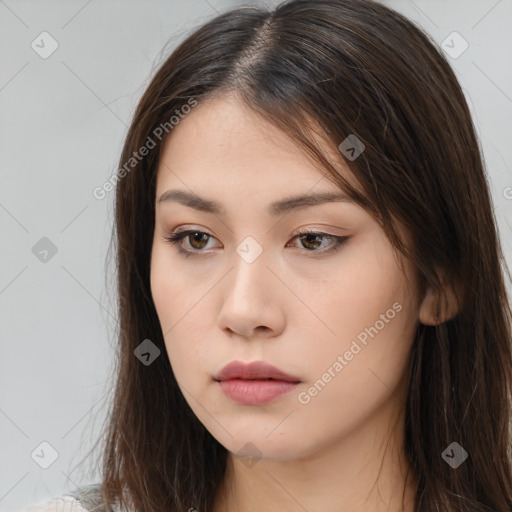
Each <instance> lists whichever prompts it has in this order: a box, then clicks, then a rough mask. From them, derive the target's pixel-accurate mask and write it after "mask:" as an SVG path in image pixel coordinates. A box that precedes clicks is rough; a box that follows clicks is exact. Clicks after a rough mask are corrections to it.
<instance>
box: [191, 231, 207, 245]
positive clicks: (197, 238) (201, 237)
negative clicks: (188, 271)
mask: <svg viewBox="0 0 512 512" xmlns="http://www.w3.org/2000/svg"><path fill="white" fill-rule="evenodd" d="M186 238H188V240H189V243H190V245H191V246H192V247H193V248H194V249H204V247H205V246H206V244H207V243H208V238H209V235H208V234H207V233H203V232H201V231H194V232H193V233H191V234H188V235H187V237H186ZM196 244H197V245H196Z"/></svg>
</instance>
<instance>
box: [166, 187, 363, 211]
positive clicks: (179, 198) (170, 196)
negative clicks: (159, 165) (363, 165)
mask: <svg viewBox="0 0 512 512" xmlns="http://www.w3.org/2000/svg"><path fill="white" fill-rule="evenodd" d="M167 201H174V202H177V203H180V204H182V205H184V206H188V207H190V208H194V209H196V210H200V211H203V212H207V213H214V214H219V215H224V214H225V210H224V208H223V207H222V205H221V204H220V203H218V202H216V201H213V200H211V199H205V198H203V197H199V196H198V195H196V194H191V193H190V192H187V191H185V190H177V189H174V190H167V191H166V192H164V193H163V194H162V195H161V196H160V199H159V200H158V203H159V204H160V203H163V202H167ZM338 201H345V202H351V203H353V200H352V199H351V198H350V197H348V196H347V195H345V194H340V193H334V192H319V193H316V194H305V195H300V196H292V197H287V198H284V199H281V200H279V201H275V202H274V203H271V204H270V206H269V207H268V209H267V211H268V213H269V214H270V215H274V216H276V215H282V214H285V213H288V212H290V211H292V210H297V209H301V208H308V207H311V206H316V205H319V204H324V203H331V202H338Z"/></svg>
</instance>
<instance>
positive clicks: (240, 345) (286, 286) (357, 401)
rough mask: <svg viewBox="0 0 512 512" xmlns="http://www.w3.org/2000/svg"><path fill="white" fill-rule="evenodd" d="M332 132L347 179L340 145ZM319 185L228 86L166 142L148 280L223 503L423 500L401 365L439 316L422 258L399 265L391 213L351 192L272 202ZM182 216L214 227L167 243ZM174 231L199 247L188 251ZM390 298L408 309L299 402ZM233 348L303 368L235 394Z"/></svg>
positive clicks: (307, 506)
mask: <svg viewBox="0 0 512 512" xmlns="http://www.w3.org/2000/svg"><path fill="white" fill-rule="evenodd" d="M323 144H324V148H325V152H326V154H329V155H331V157H332V158H333V159H336V161H337V162H338V164H339V166H340V169H341V171H340V172H343V173H344V175H345V176H346V177H347V178H348V179H349V180H351V182H352V183H353V179H354V178H353V176H351V174H350V172H349V170H348V167H347V166H346V164H345V163H344V160H343V158H342V157H341V155H340V154H336V152H335V151H333V150H332V148H331V147H330V146H327V144H326V143H325V142H324V143H323ZM169 189H181V190H186V191H189V192H193V193H194V194H196V195H198V196H201V197H205V198H208V199H212V200H215V201H218V202H220V203H221V204H222V205H223V207H224V208H225V214H224V215H220V214H212V213H206V212H203V211H198V210H195V209H193V208H190V207H187V206H184V205H182V204H179V203H178V202H162V203H158V198H159V197H160V195H161V194H162V193H163V192H165V191H167V190H169ZM320 191H332V192H338V193H339V192H340V190H339V189H338V188H337V187H336V186H335V185H334V184H333V183H332V182H330V181H329V180H327V179H326V178H325V177H324V176H323V175H322V174H321V172H320V171H319V169H318V167H317V166H316V165H315V164H314V163H313V162H312V161H311V160H310V159H309V158H308V157H307V156H306V154H305V153H303V152H302V151H301V150H300V148H299V147H298V146H297V145H296V143H295V142H293V141H292V140H291V139H290V138H289V137H288V136H287V135H286V134H285V133H283V132H281V131H279V130H278V129H276V128H275V127H273V126H272V125H270V124H268V122H267V121H265V120H264V119H263V118H261V117H260V116H258V115H257V114H256V113H254V112H253V111H251V110H249V109H248V108H247V107H245V106H243V105H242V103H241V102H239V101H238V100H237V99H236V97H234V96H224V97H222V98H217V99H210V100H207V101H205V102H203V103H201V104H199V105H198V106H197V107H195V108H194V109H193V110H192V111H191V112H190V113H189V114H188V115H187V116H186V117H185V118H184V119H183V120H181V121H180V123H179V124H178V125H177V126H176V127H174V128H173V130H172V132H171V134H170V136H169V137H167V139H166V140H165V142H164V146H163V148H162V153H161V155H160V161H159V167H158V174H157V190H156V198H157V202H156V216H155V232H154V239H153V246H152V256H151V291H152V296H153V300H154V303H155V307H156V310H157V314H158V317H159V320H160V324H161V327H162V332H163V333H164V339H165V344H166V349H167V352H168V355H169V359H170V362H171V365H172V368H173V371H174V374H175V377H176V379H177V382H178V384H179V386H180V389H181V391H182V393H183V394H184V396H185V398H186V400H187V402H188V404H189V405H190V407H191V408H192V410H193V411H194V413H195V414H196V416H197V417H198V419H199V420H200V421H201V422H202V423H203V424H204V426H205V427H206V428H207V429H208V430H209V432H211V434H212V435H213V436H214V437H215V438H216V439H217V440H218V441H219V442H220V443H221V444H222V445H223V446H224V447H226V449H227V450H228V465H227V471H226V474H225V478H224V482H223V485H222V487H221V489H220V490H219V492H218V494H217V497H216V502H215V507H214V512H221V511H222V512H231V511H234V510H237V511H238V512H249V511H253V512H254V511H256V510H258V511H259V510H265V511H268V512H274V511H279V512H288V511H289V512H299V511H300V512H303V511H304V510H308V511H315V512H333V511H337V512H338V511H339V512H345V511H346V512H348V511H351V512H352V511H354V510H359V511H372V512H373V511H393V512H395V511H398V510H405V511H412V510H413V501H412V500H413V496H414V492H415V489H416V479H415V477H414V478H412V479H411V480H410V482H409V483H408V484H407V486H406V488H405V498H404V502H405V503H406V506H405V508H404V509H402V508H401V502H402V492H403V491H404V484H405V472H406V470H407V468H408V463H407V461H406V458H405V456H404V452H403V423H404V403H405V402H404V401H405V396H406V393H407V381H406V378H405V376H406V369H407V362H408V357H409V353H410V349H411V345H412V342H413V339H414V333H415V330H416V328H417V325H418V322H419V321H424V322H426V323H432V322H433V320H432V319H433V314H434V312H433V311H432V296H431V295H429V294H427V296H426V297H425V298H423V299H421V298H420V297H419V296H418V293H417V290H418V288H417V278H416V272H415V269H414V268H413V267H412V264H411V263H410V262H409V261H407V260H406V261H404V265H405V269H406V273H405V274H404V273H402V271H401V269H400V266H399V264H398V263H399V260H400V259H401V258H400V257H399V256H398V255H397V254H396V253H395V251H394V249H393V247H392V245H391V243H390V242H389V240H388V239H387V238H386V237H385V235H384V232H383V231H382V229H381V227H380V226H379V224H378V223H377V222H376V221H375V220H374V219H373V218H372V217H371V216H370V215H369V214H368V213H367V212H366V211H365V210H364V209H363V208H362V207H360V206H358V205H357V204H356V203H352V202H330V203H325V204H322V205H316V206H312V207H308V208H303V209H300V210H296V211H291V212H289V213H287V214H285V215H279V216H272V215H270V214H269V213H267V211H266V209H267V205H268V204H270V203H271V202H273V201H277V200H279V199H283V198H285V197H289V196H295V195H299V194H303V193H313V192H320ZM178 227H182V228H186V229H193V230H199V231H203V232H207V233H208V234H209V235H211V237H210V238H205V239H204V240H203V239H200V238H198V237H196V239H195V240H194V239H193V237H190V236H189V237H188V238H184V239H182V240H181V241H178V242H176V243H175V244H174V245H171V244H170V243H169V242H167V241H166V240H165V237H166V236H169V235H170V234H171V233H173V232H174V230H175V229H176V228H178ZM299 228H301V229H305V228H308V229H312V230H314V231H322V232H325V233H328V234H331V235H340V236H341V235H342V236H350V237H351V238H350V239H348V240H347V241H346V242H345V244H344V245H342V246H341V247H340V249H339V250H338V251H335V252H331V253H323V254H322V251H323V250H324V248H328V247H329V246H330V245H331V244H332V241H331V240H329V239H328V238H325V237H324V238H322V237H320V238H319V239H317V240H316V241H315V239H314V238H313V239H310V241H309V243H308V241H307V240H304V238H303V239H302V241H301V239H300V238H299V237H297V236H296V232H297V230H298V229H299ZM247 236H251V237H253V238H254V239H255V240H256V241H257V243H258V244H259V245H260V246H261V249H262V251H263V252H262V253H261V254H260V255H259V257H257V258H256V259H255V261H253V262H252V263H247V262H246V261H245V260H244V259H243V258H242V257H241V256H239V254H238V253H237V252H236V248H237V246H239V244H240V243H241V242H242V241H243V240H244V239H245V238H246V237H247ZM404 236H405V232H404ZM194 242H195V243H194ZM180 245H181V246H182V247H183V250H185V249H189V250H190V251H194V250H195V251H196V253H195V254H193V255H191V256H189V257H185V256H184V255H183V254H181V253H180V252H179V250H178V246H180ZM201 251H202V252H201ZM396 303H398V304H399V305H401V310H400V311H399V312H396V314H395V315H394V317H393V318H392V319H389V318H388V322H385V325H384V327H383V328H382V329H380V330H379V331H378V334H377V335H375V336H374V337H373V338H372V337H368V341H367V344H366V345H363V344H362V343H358V344H359V345H360V346H361V347H362V349H361V350H360V351H359V352H358V353H357V354H356V355H354V356H353V358H352V359H351V360H350V361H346V360H345V361H346V362H347V364H346V366H344V367H343V369H342V370H341V371H339V372H338V373H336V372H334V374H335V377H332V378H331V380H330V381H329V382H328V383H327V384H326V385H325V386H324V387H323V388H322V389H321V391H320V392H318V393H317V394H316V395H315V396H312V397H311V396H310V401H309V402H308V403H307V404H304V403H301V402H300V401H299V399H298V395H299V393H300V392H303V395H302V396H304V392H307V390H308V389H310V388H311V386H313V385H314V383H315V382H317V381H318V379H321V378H322V375H323V374H325V372H326V370H327V369H328V368H329V367H332V366H333V363H334V362H335V361H336V360H337V357H338V356H339V355H341V356H343V354H345V352H346V351H347V350H349V349H350V347H351V343H352V342H353V341H354V340H355V339H357V336H358V334H360V333H361V332H362V331H364V330H365V328H369V327H371V326H375V324H376V322H377V321H378V320H379V319H381V318H382V317H381V315H383V314H384V315H385V314H386V311H388V310H390V308H391V309H392V307H393V304H396ZM235 359H239V360H242V361H246V362H250V361H255V360H261V361H266V362H269V363H271V364H273V365H274V366H277V367H278V368H280V369H282V370H283V371H285V372H287V373H289V374H292V375H296V376H298V377H299V378H300V380H301V384H299V385H298V387H297V388H296V389H295V390H293V391H292V392H290V393H288V394H285V395H281V396H280V397H278V398H277V399H275V400H273V401H272V402H270V403H268V404H265V405H242V404H238V403H236V402H233V401H232V400H230V399H229V398H228V397H227V396H226V395H225V394H224V393H223V392H222V391H221V389H220V386H219V384H218V383H217V382H215V381H214V380H213V376H214V375H215V374H216V373H217V372H218V371H220V370H221V368H223V367H224V366H225V365H226V364H227V363H229V362H230V361H232V360H235ZM331 371H332V370H331ZM246 443H251V445H249V446H250V448H247V446H248V445H247V444H246ZM244 446H245V449H243V447H244ZM243 455H245V456H246V457H247V456H249V457H252V460H251V459H247V458H246V457H244V456H243ZM191 506H193V504H191Z"/></svg>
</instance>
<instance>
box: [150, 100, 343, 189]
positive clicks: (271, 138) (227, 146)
mask: <svg viewBox="0 0 512 512" xmlns="http://www.w3.org/2000/svg"><path fill="white" fill-rule="evenodd" d="M317 142H318V143H319V144H320V146H321V147H322V149H323V150H324V153H325V154H326V155H327V156H330V159H331V161H333V160H334V161H336V165H337V167H338V168H340V169H341V172H343V175H344V176H345V177H346V178H347V179H349V181H351V180H352V177H351V173H350V171H349V169H348V167H347V166H346V164H345V163H344V161H343V158H342V157H341V156H340V155H339V153H338V154H335V153H334V152H333V149H332V145H329V144H328V143H327V142H326V141H325V140H323V139H320V138H317ZM324 176H325V170H322V169H321V168H320V167H319V164H318V163H317V162H315V161H314V160H312V158H311V157H309V156H308V155H307V154H306V153H305V151H304V149H302V148H301V147H300V146H299V144H298V143H297V142H296V141H295V140H294V139H292V137H291V136H289V135H288V134H286V133H285V132H283V131H282V130H280V129H279V128H277V127H276V126H274V125H272V124H271V123H270V122H269V121H267V120H266V119H264V118H263V117H262V116H261V115H259V114H258V113H256V112H254V111H253V110H251V109H250V108H248V107H247V106H246V105H245V104H243V103H242V102H241V101H240V100H238V99H237V98H236V97H233V96H224V97H222V98H215V99H207V100H205V101H204V102H202V103H200V104H199V105H198V106H196V107H195V108H193V109H192V110H191V112H190V113H189V114H187V115H186V116H184V117H183V119H181V120H180V122H179V123H178V124H177V125H176V126H175V127H174V128H173V129H172V131H170V133H169V135H168V136H167V137H166V139H165V140H164V142H163V145H162V149H161V153H160V159H159V164H158V176H157V193H161V192H162V191H163V190H164V189H167V188H170V187H175V186H176V185H180V188H183V186H185V187H186V186H189V187H191V188H194V186H197V185H199V184H201V185H202V188H204V185H205V183H208V184H209V186H211V187H212V188H213V189H215V187H217V186H224V187H225V186H226V185H227V184H229V186H230V187H231V188H232V189H233V190H236V189H240V188H244V187H245V188H248V187H250V189H251V190H252V191H254V193H255V194H256V193H265V194H266V195H268V193H269V192H271V191H272V189H276V190H280V191H283V190H290V191H293V190H296V191H304V190H308V189H309V188H311V187H313V186H315V184H317V183H319V182H320V181H324V182H325V181H326V180H325V178H324ZM324 185H325V186H324V187H323V188H324V189H325V188H327V189H328V190H332V191H333V192H334V191H337V192H339V191H340V190H339V187H337V186H336V185H334V184H333V183H324Z"/></svg>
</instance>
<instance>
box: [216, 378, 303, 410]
mask: <svg viewBox="0 0 512 512" xmlns="http://www.w3.org/2000/svg"><path fill="white" fill-rule="evenodd" d="M217 382H218V384H219V386H220V389H221V390H222V392H223V393H224V395H226V396H227V397H228V398H229V399H231V400H233V401H234V402H237V403H239V404H243V405H264V404H267V403H269V402H272V401H274V400H275V399H277V398H278V397H280V396H282V395H285V394H288V393H289V392H291V391H292V390H293V389H295V387H296V386H297V385H298V384H299V382H290V381H286V380H278V379H272V378H265V379H238V378H234V379H226V380H219V381H217Z"/></svg>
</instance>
